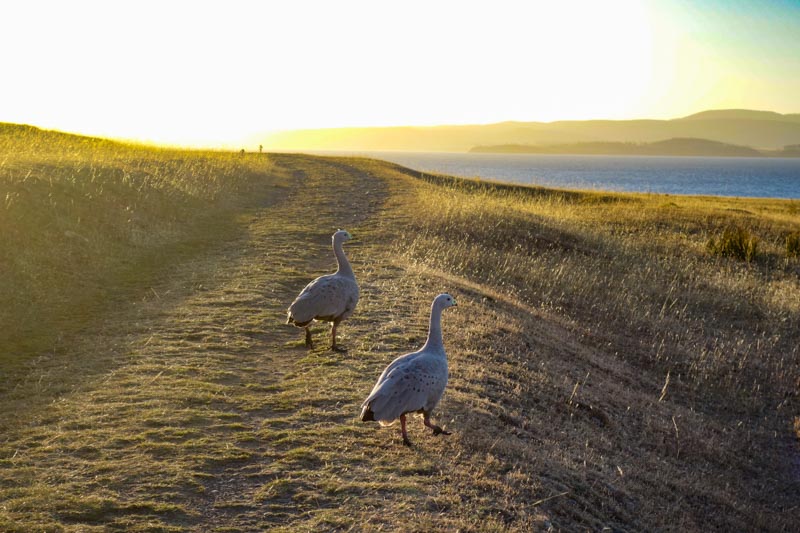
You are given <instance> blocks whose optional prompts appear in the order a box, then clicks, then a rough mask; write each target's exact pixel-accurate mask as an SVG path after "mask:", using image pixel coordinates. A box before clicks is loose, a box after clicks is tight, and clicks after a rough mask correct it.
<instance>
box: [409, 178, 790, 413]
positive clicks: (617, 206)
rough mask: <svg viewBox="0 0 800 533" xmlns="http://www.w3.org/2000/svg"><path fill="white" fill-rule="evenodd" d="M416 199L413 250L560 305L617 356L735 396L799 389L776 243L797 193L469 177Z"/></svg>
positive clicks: (785, 262)
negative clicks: (667, 192)
mask: <svg viewBox="0 0 800 533" xmlns="http://www.w3.org/2000/svg"><path fill="white" fill-rule="evenodd" d="M476 187H478V188H476ZM418 202H419V204H418V207H417V208H416V209H417V210H418V212H420V213H424V214H425V216H422V217H416V218H415V232H416V234H417V235H418V237H417V238H416V239H414V240H413V242H412V243H411V244H410V245H409V246H408V247H407V248H406V247H404V250H403V252H404V253H406V254H407V255H408V256H409V257H410V258H411V259H412V260H414V261H417V262H419V263H422V264H425V265H430V266H434V267H436V268H438V269H441V270H446V271H449V272H454V273H458V274H461V275H465V276H468V277H470V279H473V280H476V281H479V282H481V283H485V284H487V285H489V286H492V287H494V288H496V289H497V290H501V291H504V292H507V293H508V294H511V295H513V296H515V297H518V298H520V299H521V300H523V301H525V302H526V303H528V304H529V305H532V306H534V307H536V308H540V309H544V310H549V311H555V312H557V313H559V314H563V315H564V316H565V317H566V318H568V319H569V320H572V321H574V322H575V323H577V324H580V325H581V327H585V333H586V334H587V335H590V336H591V337H592V338H594V339H596V342H597V343H598V345H599V346H608V347H610V348H612V349H613V350H614V351H615V352H617V353H619V354H620V357H623V358H626V359H628V360H637V361H638V362H639V363H641V364H643V365H645V366H647V367H648V368H649V367H653V365H655V366H656V367H658V368H660V369H662V370H663V371H664V372H666V371H670V372H671V374H672V377H673V380H678V381H681V382H685V383H687V384H691V385H692V386H694V387H698V388H702V387H716V388H718V389H720V391H725V392H726V394H727V395H730V396H731V399H732V400H735V401H736V402H737V403H739V402H743V403H745V404H748V403H749V404H752V405H754V406H757V408H759V409H761V408H763V407H765V403H764V402H765V401H766V400H767V399H769V403H768V404H767V405H769V406H770V407H771V408H774V407H775V406H776V405H777V404H780V403H782V402H783V399H784V398H785V396H786V395H794V394H795V393H796V387H797V382H796V380H797V377H798V375H799V367H798V364H800V352H799V350H800V348H799V347H798V346H800V338H798V331H797V328H796V324H798V323H800V280H798V273H800V263H798V261H797V260H796V258H792V257H789V256H787V255H786V254H785V253H784V250H783V249H782V246H781V244H782V241H783V239H784V238H785V237H784V236H785V235H786V234H787V233H789V234H791V232H796V231H797V228H798V227H800V216H798V211H797V202H795V201H761V200H738V199H721V198H692V197H676V196H663V195H613V194H598V193H569V194H566V193H564V192H562V191H548V190H546V189H537V188H531V189H521V188H516V189H515V188H508V187H499V188H494V187H492V185H491V184H487V183H483V184H480V183H478V184H476V183H472V182H466V183H459V182H452V183H450V184H449V185H447V186H445V187H441V186H440V187H429V188H424V189H422V190H421V192H420V194H419V197H418ZM731 227H735V228H738V231H735V232H730V230H729V229H728V228H731ZM744 228H750V229H749V230H746V229H744ZM723 229H724V230H723ZM721 230H723V231H721ZM726 232H727V233H726ZM720 233H722V235H723V236H722V237H721V238H719V239H718V241H715V242H720V243H723V242H724V243H725V245H724V246H727V248H725V249H726V250H728V249H729V248H732V247H735V245H740V246H739V248H737V249H740V251H741V252H742V254H741V257H739V256H737V255H736V254H719V255H723V256H730V255H734V257H735V258H738V259H741V260H744V261H747V262H752V264H746V263H742V262H740V261H736V260H731V259H727V258H723V259H718V258H716V257H714V255H716V254H715V253H709V251H707V246H706V244H707V243H708V242H709V239H714V238H715V237H716V236H717V235H718V234H720ZM733 241H735V242H734V243H733V244H731V243H732V242H733ZM756 241H758V242H760V243H761V248H760V252H759V255H758V257H757V256H756V255H755V254H754V253H748V251H749V252H753V251H754V249H755V245H753V244H752V243H754V242H756ZM720 246H723V245H722V244H720ZM724 246H723V247H724Z"/></svg>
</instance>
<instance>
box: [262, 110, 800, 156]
mask: <svg viewBox="0 0 800 533" xmlns="http://www.w3.org/2000/svg"><path fill="white" fill-rule="evenodd" d="M797 116H798V115H781V114H778V113H769V112H756V111H753V112H751V111H742V110H738V111H737V110H734V111H711V112H706V113H698V114H696V115H692V116H690V117H686V118H682V119H674V120H572V121H570V120H565V121H556V122H502V123H498V124H486V125H469V126H433V127H384V128H336V129H320V130H298V131H286V132H280V133H276V134H273V135H269V136H264V137H262V138H257V139H254V144H263V145H264V146H265V147H266V148H268V149H271V150H378V151H379V150H405V151H444V152H466V151H467V150H469V149H470V148H472V147H474V146H489V145H501V144H572V143H586V142H623V143H625V142H634V143H649V142H656V141H661V140H663V139H670V138H676V137H679V138H696V139H709V140H712V141H717V142H722V143H727V144H734V145H742V146H747V147H751V148H755V149H766V150H780V149H782V148H783V147H784V146H786V145H790V144H798V143H800V120H798V119H797V118H796V117H797Z"/></svg>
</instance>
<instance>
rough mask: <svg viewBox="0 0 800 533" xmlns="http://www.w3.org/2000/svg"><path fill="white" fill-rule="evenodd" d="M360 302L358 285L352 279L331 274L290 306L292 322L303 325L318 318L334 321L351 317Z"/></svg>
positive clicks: (308, 289) (316, 281)
mask: <svg viewBox="0 0 800 533" xmlns="http://www.w3.org/2000/svg"><path fill="white" fill-rule="evenodd" d="M357 302H358V285H357V284H356V283H355V281H353V280H352V279H349V278H346V277H343V276H338V275H336V274H330V275H327V276H321V277H319V278H317V279H315V280H314V281H312V282H311V283H309V284H308V285H306V287H305V288H304V289H303V290H302V291H301V292H300V294H299V295H298V296H297V298H296V299H295V301H294V302H292V305H290V306H289V318H290V320H292V321H294V322H296V323H298V324H301V323H304V322H310V321H311V320H313V319H315V318H317V319H321V320H333V319H334V318H337V317H340V316H342V315H345V317H346V316H349V315H350V314H352V312H353V310H355V306H356V303H357Z"/></svg>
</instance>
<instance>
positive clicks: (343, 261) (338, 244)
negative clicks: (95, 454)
mask: <svg viewBox="0 0 800 533" xmlns="http://www.w3.org/2000/svg"><path fill="white" fill-rule="evenodd" d="M333 254H334V255H335V256H336V264H337V265H338V270H337V271H336V273H337V274H340V275H342V276H347V277H350V278H353V279H355V276H354V275H353V268H352V267H351V266H350V261H348V260H347V256H346V255H344V249H343V248H342V241H337V240H335V241H333Z"/></svg>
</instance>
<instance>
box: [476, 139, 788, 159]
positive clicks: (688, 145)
mask: <svg viewBox="0 0 800 533" xmlns="http://www.w3.org/2000/svg"><path fill="white" fill-rule="evenodd" d="M468 152H469V153H492V154H542V155H548V154H552V155H615V156H698V157H792V158H793V157H800V145H792V146H787V147H785V148H784V149H783V150H756V149H755V148H750V147H749V146H739V145H735V144H727V143H721V142H717V141H711V140H708V139H693V138H673V139H667V140H664V141H657V142H652V143H634V142H582V143H565V144H497V145H488V146H475V147H473V148H471V149H470V150H469V151H468Z"/></svg>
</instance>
